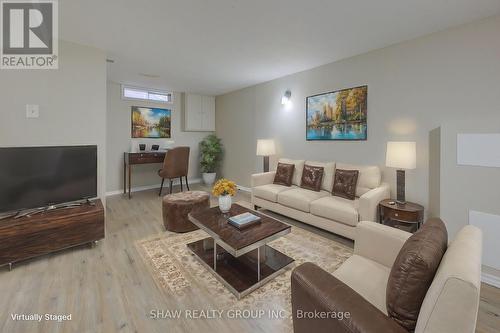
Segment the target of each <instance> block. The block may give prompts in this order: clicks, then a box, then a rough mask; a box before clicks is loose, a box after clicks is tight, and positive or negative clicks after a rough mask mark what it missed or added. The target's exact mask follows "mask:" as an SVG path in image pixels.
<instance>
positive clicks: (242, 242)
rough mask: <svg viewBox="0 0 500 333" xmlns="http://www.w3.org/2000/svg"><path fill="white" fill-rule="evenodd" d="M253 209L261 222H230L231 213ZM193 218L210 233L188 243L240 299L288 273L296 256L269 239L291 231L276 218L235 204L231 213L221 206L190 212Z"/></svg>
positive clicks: (194, 252)
mask: <svg viewBox="0 0 500 333" xmlns="http://www.w3.org/2000/svg"><path fill="white" fill-rule="evenodd" d="M246 212H250V213H252V214H254V215H257V216H259V217H260V218H261V222H260V223H258V224H255V225H253V226H251V227H248V228H246V229H238V228H236V227H234V226H232V225H231V224H229V223H228V218H229V217H230V216H235V215H238V214H242V213H246ZM189 220H190V221H191V222H192V223H194V224H195V225H196V226H198V227H199V228H200V229H202V230H204V231H205V232H206V233H208V235H209V236H210V237H208V238H205V239H201V240H199V241H196V242H193V243H189V244H187V246H188V248H189V250H191V252H193V254H194V255H195V256H196V258H197V259H198V260H199V261H200V262H201V263H202V265H203V266H205V268H207V269H208V270H209V271H210V272H211V273H212V274H214V276H215V277H216V278H217V279H218V280H219V281H220V282H221V283H223V284H224V285H225V286H226V287H227V288H228V289H229V290H230V291H231V292H232V293H233V294H234V295H235V296H236V297H237V298H238V299H240V298H242V297H244V296H245V295H248V294H249V293H251V292H252V291H254V290H255V289H257V288H259V287H260V286H262V285H264V284H265V283H267V282H268V281H270V280H272V279H273V278H275V277H276V276H278V275H280V274H282V273H284V271H285V270H286V268H287V267H288V266H291V265H292V264H293V263H294V259H292V258H290V257H288V256H287V255H285V254H283V253H281V252H280V251H278V250H275V249H273V248H272V247H271V246H269V245H267V243H269V242H271V241H273V240H275V239H278V238H280V237H282V236H284V235H286V234H288V233H290V230H291V227H290V226H289V225H287V224H285V223H282V222H280V221H278V220H276V219H274V218H271V217H269V216H266V215H263V214H260V213H258V212H256V211H253V210H251V209H248V208H245V207H243V206H240V205H238V204H233V206H232V207H231V210H230V211H229V213H227V214H223V213H221V211H220V210H219V207H213V208H210V209H206V210H203V211H199V212H195V213H192V214H189Z"/></svg>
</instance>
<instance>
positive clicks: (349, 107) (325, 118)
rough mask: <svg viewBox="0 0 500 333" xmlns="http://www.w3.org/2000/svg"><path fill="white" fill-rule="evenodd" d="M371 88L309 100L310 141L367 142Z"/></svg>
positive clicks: (307, 113) (339, 91)
mask: <svg viewBox="0 0 500 333" xmlns="http://www.w3.org/2000/svg"><path fill="white" fill-rule="evenodd" d="M367 98H368V86H360V87H355V88H349V89H342V90H337V91H332V92H328V93H323V94H319V95H314V96H309V97H307V98H306V139H307V140H366V138H367V130H368V127H367V122H366V119H367V102H368V99H367Z"/></svg>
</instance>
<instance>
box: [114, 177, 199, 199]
mask: <svg viewBox="0 0 500 333" xmlns="http://www.w3.org/2000/svg"><path fill="white" fill-rule="evenodd" d="M188 182H189V184H190V185H191V184H199V183H201V178H194V179H188ZM180 184H181V183H180V181H179V180H178V179H176V180H174V186H177V185H180ZM184 185H185V184H184ZM167 187H168V186H167ZM159 188H160V184H154V185H146V186H136V187H132V188H131V189H130V192H141V191H148V190H153V189H159ZM163 188H164V189H165V186H164V187H163ZM167 191H168V190H167ZM118 194H123V189H121V190H116V191H109V192H106V196H107V197H109V196H112V195H118Z"/></svg>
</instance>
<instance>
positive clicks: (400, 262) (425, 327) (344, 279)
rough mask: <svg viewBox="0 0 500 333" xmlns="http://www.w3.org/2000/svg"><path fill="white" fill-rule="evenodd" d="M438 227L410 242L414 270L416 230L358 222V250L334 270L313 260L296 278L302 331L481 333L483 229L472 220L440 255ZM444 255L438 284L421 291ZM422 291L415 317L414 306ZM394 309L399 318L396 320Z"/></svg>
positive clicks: (295, 308) (297, 328) (296, 312)
mask: <svg viewBox="0 0 500 333" xmlns="http://www.w3.org/2000/svg"><path fill="white" fill-rule="evenodd" d="M441 223H442V222H441ZM437 224H439V223H436V222H435V221H432V219H431V220H429V221H428V222H427V223H425V224H424V226H423V227H422V228H421V229H420V230H419V232H422V231H425V232H426V233H421V234H420V236H419V237H414V238H413V240H412V241H410V242H409V243H408V244H409V246H408V247H407V248H406V250H405V251H406V252H405V253H407V254H409V255H410V257H411V256H413V259H414V265H415V266H413V268H409V267H410V265H409V262H411V259H410V258H409V257H408V255H407V256H403V257H402V258H400V259H398V256H399V253H400V251H401V249H402V248H403V246H404V244H405V243H406V241H407V239H408V238H409V237H410V236H411V234H410V233H407V232H405V231H402V230H398V229H396V228H392V227H388V226H385V225H382V224H378V223H374V222H367V221H362V222H359V223H358V225H357V226H356V242H355V244H354V253H353V255H352V256H351V257H350V258H349V259H347V260H346V261H345V262H344V263H343V264H342V265H340V266H339V267H338V268H337V269H336V270H335V271H334V272H333V273H332V274H330V273H328V272H326V271H325V270H323V269H322V268H320V267H318V266H317V265H315V264H313V263H304V264H302V265H300V266H298V267H297V268H295V269H294V271H293V272H292V277H291V289H292V312H293V313H292V317H293V328H294V332H295V333H310V332H314V333H316V332H336V333H341V332H345V333H355V332H358V333H361V332H362V333H382V332H384V333H385V332H389V333H391V332H397V333H405V332H406V333H408V332H409V331H411V332H413V331H414V332H415V333H436V332H438V333H473V332H474V331H475V326H476V317H477V311H478V306H479V290H480V285H481V248H482V236H481V231H480V230H479V229H478V228H476V227H474V226H471V225H468V226H465V227H464V228H462V229H461V230H460V231H459V232H458V233H457V235H456V236H455V238H454V240H453V241H452V242H451V243H446V244H448V245H447V247H446V248H445V249H444V250H445V252H444V255H442V258H441V254H440V253H439V254H438V253H437V252H435V250H436V249H438V248H439V247H434V245H436V244H438V245H439V244H440V242H436V240H435V239H434V237H435V236H437V235H438V234H439V232H438V231H437V230H439V229H437V228H435V226H436V225H437ZM443 226H444V225H443ZM424 229H427V230H424ZM417 233H418V232H417ZM416 235H417V234H415V235H414V236H416ZM443 239H444V238H443V237H441V240H443ZM419 242H420V243H419ZM433 244H434V245H433ZM436 255H438V256H439V258H438V261H437V265H439V266H438V268H437V271H436V272H435V275H434V277H433V279H432V281H431V284H430V286H429V287H428V289H423V290H417V289H416V286H421V285H422V282H421V281H424V280H425V279H427V277H426V275H421V274H420V273H419V271H421V270H423V271H425V270H426V269H428V266H429V264H430V263H431V262H432V260H434V259H435V256H436ZM424 259H425V260H424ZM429 260H430V261H429ZM439 260H440V261H439ZM393 271H394V272H395V273H396V274H394V275H392V274H391V272H393ZM408 272H411V273H408ZM406 273H408V274H409V275H405V274H406ZM401 277H403V278H404V279H401V280H398V279H399V278H401ZM417 281H418V282H417ZM426 283H427V282H425V283H424V284H426ZM426 288H427V287H426ZM416 292H417V293H421V292H423V293H424V295H421V294H420V296H417V294H416ZM421 296H424V298H423V301H422V302H421V307H420V309H419V310H418V309H417V313H416V315H417V317H416V318H415V316H414V315H415V313H414V312H411V311H412V310H411V311H410V309H411V308H413V305H414V304H415V302H417V301H419V302H420V300H421V299H420V298H419V297H421ZM388 298H389V299H390V301H389V303H388ZM395 300H397V302H395ZM395 303H397V304H395ZM394 310H398V312H399V313H400V314H399V316H397V317H394ZM389 312H392V313H391V314H390V313H389ZM410 320H411V321H415V320H416V323H415V324H416V325H415V328H414V329H410V328H408V323H409V321H410ZM412 325H413V324H412Z"/></svg>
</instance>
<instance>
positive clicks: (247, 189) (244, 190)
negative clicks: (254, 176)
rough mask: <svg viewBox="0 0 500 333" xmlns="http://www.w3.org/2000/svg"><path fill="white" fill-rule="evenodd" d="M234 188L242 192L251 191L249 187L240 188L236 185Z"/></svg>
mask: <svg viewBox="0 0 500 333" xmlns="http://www.w3.org/2000/svg"><path fill="white" fill-rule="evenodd" d="M236 187H237V188H238V190H240V191H243V192H252V189H251V188H250V187H246V186H241V185H236Z"/></svg>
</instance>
